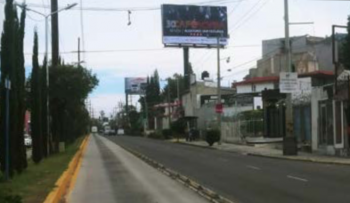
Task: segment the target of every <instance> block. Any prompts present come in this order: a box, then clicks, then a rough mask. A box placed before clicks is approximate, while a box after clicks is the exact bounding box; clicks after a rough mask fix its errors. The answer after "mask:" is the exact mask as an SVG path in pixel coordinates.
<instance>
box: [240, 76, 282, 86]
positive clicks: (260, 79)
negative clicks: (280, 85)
mask: <svg viewBox="0 0 350 203" xmlns="http://www.w3.org/2000/svg"><path fill="white" fill-rule="evenodd" d="M278 80H279V77H278V76H266V77H255V78H249V79H247V80H243V81H241V82H236V83H233V86H237V85H246V84H256V83H268V82H278Z"/></svg>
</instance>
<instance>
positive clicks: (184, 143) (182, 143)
mask: <svg viewBox="0 0 350 203" xmlns="http://www.w3.org/2000/svg"><path fill="white" fill-rule="evenodd" d="M171 143H174V144H181V145H190V146H193V147H199V148H204V149H211V150H219V149H218V148H215V147H210V146H202V145H194V144H190V143H186V142H171Z"/></svg>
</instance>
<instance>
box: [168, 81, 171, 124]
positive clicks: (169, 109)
mask: <svg viewBox="0 0 350 203" xmlns="http://www.w3.org/2000/svg"><path fill="white" fill-rule="evenodd" d="M169 82H170V78H168V114H169V115H168V120H169V129H171V127H170V126H171V107H170V83H169Z"/></svg>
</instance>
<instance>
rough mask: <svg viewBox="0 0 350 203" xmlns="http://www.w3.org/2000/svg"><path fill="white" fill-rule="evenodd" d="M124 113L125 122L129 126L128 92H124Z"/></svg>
mask: <svg viewBox="0 0 350 203" xmlns="http://www.w3.org/2000/svg"><path fill="white" fill-rule="evenodd" d="M125 113H126V123H127V125H128V126H129V94H128V93H126V94H125Z"/></svg>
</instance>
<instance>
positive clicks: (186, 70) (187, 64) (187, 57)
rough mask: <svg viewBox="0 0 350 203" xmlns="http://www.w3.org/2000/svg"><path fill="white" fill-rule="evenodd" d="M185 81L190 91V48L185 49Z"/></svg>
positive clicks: (186, 87)
mask: <svg viewBox="0 0 350 203" xmlns="http://www.w3.org/2000/svg"><path fill="white" fill-rule="evenodd" d="M183 49H184V79H185V89H186V90H187V89H190V84H191V83H190V79H191V78H190V74H189V48H188V47H184V48H183Z"/></svg>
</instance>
